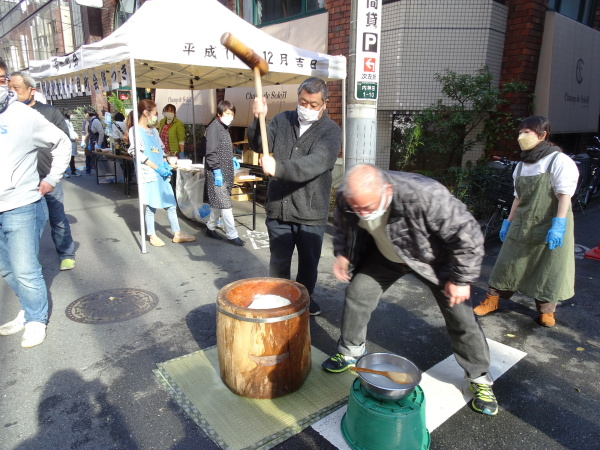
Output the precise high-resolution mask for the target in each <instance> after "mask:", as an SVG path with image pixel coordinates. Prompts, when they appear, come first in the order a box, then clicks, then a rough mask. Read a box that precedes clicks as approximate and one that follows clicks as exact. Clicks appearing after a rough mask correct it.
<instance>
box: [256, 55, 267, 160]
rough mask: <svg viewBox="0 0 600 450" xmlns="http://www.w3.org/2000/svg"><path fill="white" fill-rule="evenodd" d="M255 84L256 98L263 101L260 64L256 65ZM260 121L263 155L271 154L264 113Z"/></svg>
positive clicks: (259, 117) (260, 116)
mask: <svg viewBox="0 0 600 450" xmlns="http://www.w3.org/2000/svg"><path fill="white" fill-rule="evenodd" d="M254 85H255V87H256V98H257V99H259V101H260V102H262V101H263V93H262V82H261V80H260V68H259V67H258V66H255V67H254ZM258 122H259V124H260V140H261V141H262V151H263V155H268V154H269V141H268V137H267V122H266V120H265V114H264V113H260V114H259V116H258Z"/></svg>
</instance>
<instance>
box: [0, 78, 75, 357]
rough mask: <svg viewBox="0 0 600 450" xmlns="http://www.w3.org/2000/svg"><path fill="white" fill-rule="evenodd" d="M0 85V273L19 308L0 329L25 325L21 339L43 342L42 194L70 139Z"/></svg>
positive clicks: (56, 174)
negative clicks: (41, 160) (46, 159)
mask: <svg viewBox="0 0 600 450" xmlns="http://www.w3.org/2000/svg"><path fill="white" fill-rule="evenodd" d="M16 100H17V96H16V95H14V93H13V92H12V91H9V90H8V87H6V86H0V148H1V149H2V152H0V274H1V275H2V278H4V280H5V281H6V282H7V284H8V285H9V287H10V288H11V289H12V290H13V291H14V292H15V294H16V295H17V297H18V298H19V302H20V303H21V308H20V309H21V311H20V312H19V314H18V315H17V317H16V318H15V319H14V320H11V321H10V322H8V323H5V324H4V325H2V326H0V335H11V334H15V333H18V332H19V331H21V330H23V329H24V330H25V332H24V333H23V338H22V340H21V345H22V346H23V347H25V348H28V347H33V346H36V345H39V344H41V343H42V342H44V339H45V338H46V322H47V319H48V291H47V288H46V283H45V281H44V277H43V276H42V267H41V265H40V263H39V260H38V253H39V243H40V236H41V234H42V231H43V229H44V226H45V224H46V221H47V220H48V218H47V213H46V208H44V204H43V202H44V201H45V200H44V195H45V194H47V193H48V192H51V191H52V190H53V189H54V186H56V184H57V183H58V182H59V180H60V179H61V177H62V174H63V173H64V171H65V170H66V168H67V166H68V165H69V159H70V156H71V142H70V141H69V138H68V136H67V135H65V133H63V132H62V131H61V130H59V129H58V128H57V127H56V126H55V125H53V124H51V123H50V122H48V121H47V120H46V119H45V118H44V117H43V116H42V115H41V114H40V113H38V112H37V111H35V110H33V109H32V108H30V107H28V106H26V105H24V104H23V103H21V102H18V101H16ZM42 151H48V152H50V154H51V155H52V164H51V167H50V170H49V172H48V174H47V175H46V176H45V177H44V178H43V179H42V180H41V181H40V176H39V174H38V170H37V160H38V152H42Z"/></svg>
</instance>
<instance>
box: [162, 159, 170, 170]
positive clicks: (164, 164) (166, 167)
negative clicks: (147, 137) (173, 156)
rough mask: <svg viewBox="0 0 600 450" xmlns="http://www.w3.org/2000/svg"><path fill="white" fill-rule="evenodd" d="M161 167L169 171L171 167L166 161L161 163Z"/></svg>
mask: <svg viewBox="0 0 600 450" xmlns="http://www.w3.org/2000/svg"><path fill="white" fill-rule="evenodd" d="M163 167H164V168H165V169H168V170H171V165H170V164H169V163H168V161H163Z"/></svg>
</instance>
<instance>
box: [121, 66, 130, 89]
mask: <svg viewBox="0 0 600 450" xmlns="http://www.w3.org/2000/svg"><path fill="white" fill-rule="evenodd" d="M120 72H121V86H129V69H128V68H127V64H121V69H120Z"/></svg>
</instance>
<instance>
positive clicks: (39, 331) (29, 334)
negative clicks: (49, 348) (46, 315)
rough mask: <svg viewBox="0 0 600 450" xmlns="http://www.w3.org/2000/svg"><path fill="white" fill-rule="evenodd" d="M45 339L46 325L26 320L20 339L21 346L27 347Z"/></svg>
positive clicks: (38, 343)
mask: <svg viewBox="0 0 600 450" xmlns="http://www.w3.org/2000/svg"><path fill="white" fill-rule="evenodd" d="M44 339H46V325H45V324H43V323H42V322H28V323H26V324H25V333H23V339H21V347H23V348H29V347H35V346H36V345H40V344H41V343H42V342H44Z"/></svg>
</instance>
